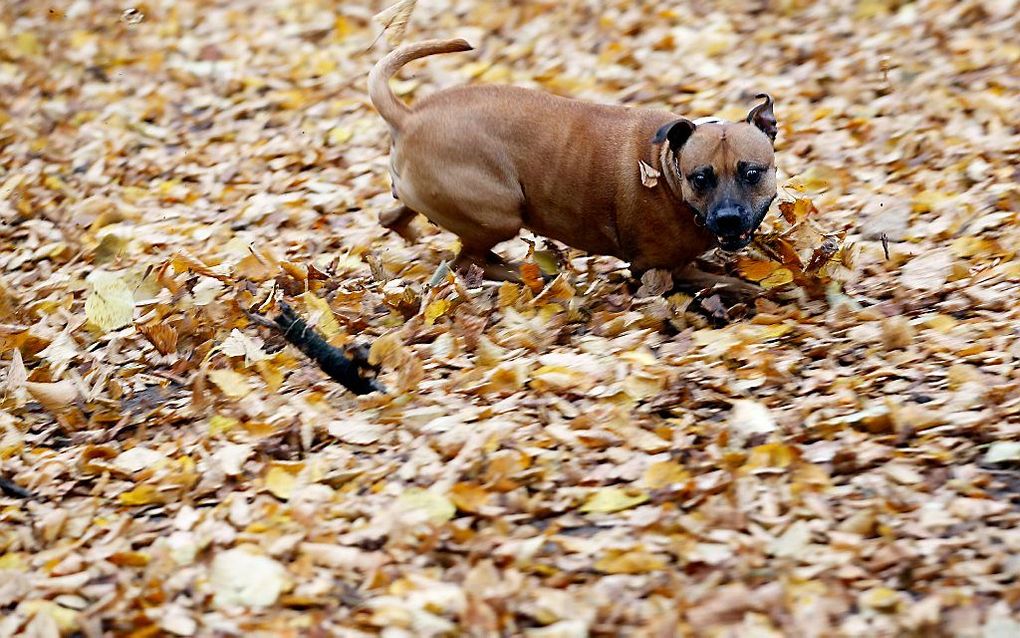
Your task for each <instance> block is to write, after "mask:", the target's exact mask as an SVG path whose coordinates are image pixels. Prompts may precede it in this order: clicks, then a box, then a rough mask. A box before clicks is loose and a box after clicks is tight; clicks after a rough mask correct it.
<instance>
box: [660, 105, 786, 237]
mask: <svg viewBox="0 0 1020 638" xmlns="http://www.w3.org/2000/svg"><path fill="white" fill-rule="evenodd" d="M758 99H764V100H765V101H764V102H762V103H761V104H759V105H757V106H755V107H754V108H753V109H751V112H750V113H748V114H747V118H746V119H745V120H744V121H743V122H721V121H714V122H710V123H701V124H696V123H695V122H692V121H690V120H688V119H683V118H681V119H679V120H676V121H674V122H670V123H669V124H666V125H665V126H663V127H662V128H660V129H659V131H658V132H657V133H656V134H655V138H654V139H653V140H652V141H653V142H654V143H657V144H661V143H663V142H668V143H669V150H670V151H671V152H672V155H673V157H674V160H675V161H674V164H675V170H676V171H677V175H676V177H677V179H676V182H677V184H679V188H680V190H681V193H680V195H681V196H682V197H683V199H684V201H686V202H687V203H688V204H689V205H690V206H691V207H692V208H693V209H694V211H695V218H696V220H697V221H698V223H701V224H704V225H705V227H706V228H707V229H708V230H709V232H711V233H712V234H714V235H715V236H716V239H717V240H718V241H719V246H720V247H722V248H723V249H724V250H740V249H741V248H743V247H744V246H746V245H747V244H749V243H750V242H751V238H752V236H753V235H754V231H755V230H757V228H758V226H759V225H760V224H761V222H762V220H763V219H765V214H766V213H767V212H768V210H769V206H770V205H771V204H772V200H773V199H775V197H776V162H775V151H774V149H773V142H775V139H776V133H777V130H778V125H777V124H776V116H775V114H774V113H773V111H772V98H771V97H769V96H768V95H764V94H762V95H759V96H758ZM667 170H668V169H667Z"/></svg>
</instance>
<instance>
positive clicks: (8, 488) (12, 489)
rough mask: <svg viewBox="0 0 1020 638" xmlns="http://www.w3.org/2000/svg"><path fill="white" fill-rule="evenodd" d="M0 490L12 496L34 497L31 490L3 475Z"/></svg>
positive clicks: (0, 480)
mask: <svg viewBox="0 0 1020 638" xmlns="http://www.w3.org/2000/svg"><path fill="white" fill-rule="evenodd" d="M0 492H3V493H4V494H5V495H6V496H10V497H11V498H32V493H31V492H29V491H28V490H26V489H25V488H23V487H21V486H20V485H18V484H17V483H15V482H14V481H9V480H7V479H5V478H4V477H2V476H0Z"/></svg>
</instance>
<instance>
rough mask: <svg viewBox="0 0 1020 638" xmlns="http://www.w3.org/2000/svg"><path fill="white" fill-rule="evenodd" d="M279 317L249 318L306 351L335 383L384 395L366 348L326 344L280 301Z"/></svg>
mask: <svg viewBox="0 0 1020 638" xmlns="http://www.w3.org/2000/svg"><path fill="white" fill-rule="evenodd" d="M279 307H280V314H279V315H277V316H276V318H275V319H272V320H270V319H268V318H266V317H264V316H262V315H259V314H255V313H253V312H249V313H247V315H248V317H249V318H250V319H251V320H252V321H254V322H255V323H257V324H259V325H260V326H265V327H267V328H272V329H273V330H276V331H277V332H279V333H281V334H282V335H283V338H284V339H286V340H287V342H288V343H290V344H291V345H293V346H294V347H296V348H297V349H298V350H300V351H301V352H303V353H304V354H305V355H306V356H307V357H308V358H309V359H311V360H312V361H314V362H315V363H316V364H318V366H319V368H321V369H322V371H323V372H325V373H326V374H328V375H329V376H330V377H331V378H332V379H333V380H334V381H336V382H338V383H339V384H340V385H342V386H344V387H345V388H347V389H348V390H350V391H351V392H353V393H354V394H368V393H369V392H385V389H384V388H383V387H382V385H381V384H380V383H379V382H378V381H376V379H375V376H376V374H378V372H379V368H378V366H373V365H371V364H370V363H369V362H368V348H367V347H365V346H360V347H355V348H351V349H349V350H347V351H346V352H345V351H344V350H341V349H340V348H337V347H335V346H331V345H329V344H328V343H326V340H325V339H323V338H322V336H321V335H319V333H318V332H317V331H316V330H315V329H314V328H312V327H311V326H309V325H308V324H307V323H306V322H305V320H304V319H302V318H301V317H299V316H298V314H297V312H295V311H294V309H293V308H291V306H290V304H288V303H286V302H284V301H280V302H279Z"/></svg>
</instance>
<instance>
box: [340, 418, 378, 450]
mask: <svg viewBox="0 0 1020 638" xmlns="http://www.w3.org/2000/svg"><path fill="white" fill-rule="evenodd" d="M327 430H328V431H329V435H330V436H335V437H336V438H338V439H340V440H341V441H343V442H345V443H352V444H354V445H370V444H372V443H376V442H378V441H379V439H381V438H383V437H384V436H386V433H387V429H386V428H384V427H382V426H381V425H377V424H375V423H369V422H367V421H358V420H350V421H339V422H335V423H330V424H329V426H328V427H327Z"/></svg>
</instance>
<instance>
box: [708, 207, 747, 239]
mask: <svg viewBox="0 0 1020 638" xmlns="http://www.w3.org/2000/svg"><path fill="white" fill-rule="evenodd" d="M715 226H716V228H717V229H718V232H719V233H723V234H736V233H739V232H741V231H743V230H744V213H743V212H742V211H741V210H740V208H739V207H736V206H734V207H731V208H723V209H721V210H719V211H718V212H717V213H716V214H715Z"/></svg>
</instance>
